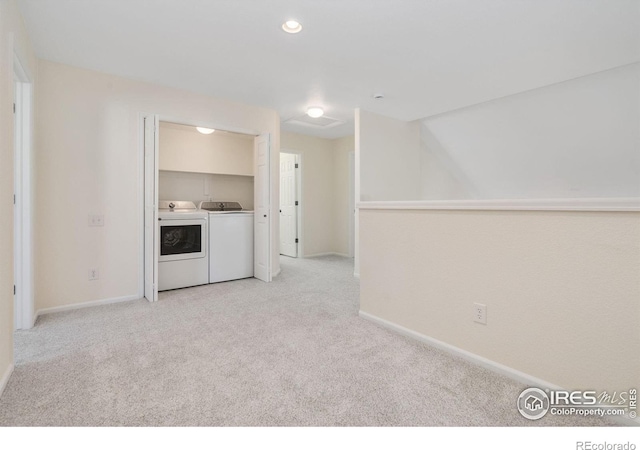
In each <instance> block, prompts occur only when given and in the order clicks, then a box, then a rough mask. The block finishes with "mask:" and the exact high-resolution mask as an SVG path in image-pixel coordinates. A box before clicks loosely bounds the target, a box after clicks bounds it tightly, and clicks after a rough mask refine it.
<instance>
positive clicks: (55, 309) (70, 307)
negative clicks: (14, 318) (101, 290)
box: [36, 295, 140, 319]
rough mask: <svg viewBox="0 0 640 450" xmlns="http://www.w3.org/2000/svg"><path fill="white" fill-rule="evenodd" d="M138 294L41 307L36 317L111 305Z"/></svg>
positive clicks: (134, 297)
mask: <svg viewBox="0 0 640 450" xmlns="http://www.w3.org/2000/svg"><path fill="white" fill-rule="evenodd" d="M139 298H140V297H139V296H138V295H126V296H124V297H113V298H104V299H101V300H91V301H89V302H82V303H74V304H72V305H63V306H54V307H52V308H43V309H39V310H38V312H36V319H37V318H38V317H39V316H42V315H45V314H51V313H57V312H63V311H72V310H74V309H82V308H90V307H92V306H100V305H110V304H112V303H120V302H129V301H131V300H138V299H139Z"/></svg>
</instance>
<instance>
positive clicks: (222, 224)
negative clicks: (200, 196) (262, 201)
mask: <svg viewBox="0 0 640 450" xmlns="http://www.w3.org/2000/svg"><path fill="white" fill-rule="evenodd" d="M199 208H200V209H202V210H205V211H208V214H209V283H219V282H221V281H230V280H239V279H241V278H251V277H253V211H247V210H244V209H242V205H240V203H238V202H200V205H199Z"/></svg>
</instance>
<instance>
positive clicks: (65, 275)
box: [35, 61, 280, 309]
mask: <svg viewBox="0 0 640 450" xmlns="http://www.w3.org/2000/svg"><path fill="white" fill-rule="evenodd" d="M39 81H40V82H41V83H40V86H39V88H40V89H39V97H38V101H37V108H38V117H39V120H38V122H37V124H36V125H37V136H36V137H37V142H36V149H37V152H36V158H37V164H38V166H39V167H41V168H42V170H40V171H39V172H38V179H37V211H38V214H39V217H45V218H46V221H45V220H40V221H38V223H37V224H36V246H35V248H36V270H37V277H36V278H37V280H36V281H37V282H36V293H35V295H36V307H37V308H38V309H42V308H50V307H58V306H63V305H72V304H75V303H79V302H86V301H91V300H100V299H107V298H117V297H129V296H136V295H138V294H139V293H140V286H139V282H140V280H141V277H142V272H141V271H142V267H141V265H140V262H141V260H140V255H141V244H142V242H141V239H140V237H141V236H140V231H141V229H142V210H141V208H140V195H141V189H140V188H141V181H142V180H141V164H142V159H141V155H140V139H141V133H140V114H141V113H152V114H153V113H155V114H160V116H161V117H172V118H177V119H180V120H181V121H184V122H186V123H194V124H202V125H204V126H210V127H212V128H221V129H225V128H227V129H242V130H252V131H253V132H255V133H261V132H269V133H271V135H272V151H274V153H275V155H277V154H278V150H279V142H280V140H279V131H280V124H279V118H278V116H277V114H276V112H275V111H272V110H269V109H264V108H258V107H252V106H248V105H242V104H238V103H234V102H230V101H225V100H218V99H215V98H211V97H206V96H202V95H197V94H193V93H189V92H184V91H180V90H176V89H171V88H166V87H162V86H157V85H153V84H148V83H142V82H136V81H132V80H127V79H124V78H120V77H116V76H111V75H107V74H102V73H98V72H92V71H88V70H82V69H77V68H73V67H70V66H66V65H62V64H57V63H52V62H47V61H40V63H39ZM272 159H274V158H272ZM275 159H276V160H277V158H275ZM272 163H273V161H272ZM271 169H272V179H274V180H275V183H274V187H273V189H272V200H271V201H272V204H273V205H277V198H278V183H277V174H278V165H277V161H276V162H275V163H273V164H272V166H271ZM88 214H104V219H105V226H104V227H98V228H89V227H88V219H87V216H88ZM276 216H277V215H276ZM273 220H274V221H275V224H274V225H272V226H274V227H275V230H277V229H278V222H277V217H276V218H274V219H273ZM277 237H278V234H277V232H276V233H274V238H275V239H274V242H272V248H273V249H277V248H278V242H277ZM272 265H273V270H274V271H277V270H278V269H279V259H278V255H277V254H275V255H273V260H272ZM91 267H96V268H98V269H99V270H100V280H98V281H92V282H90V281H88V272H87V270H88V269H89V268H91Z"/></svg>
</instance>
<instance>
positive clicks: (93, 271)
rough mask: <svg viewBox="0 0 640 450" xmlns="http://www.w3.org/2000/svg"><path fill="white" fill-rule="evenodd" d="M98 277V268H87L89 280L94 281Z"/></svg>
mask: <svg viewBox="0 0 640 450" xmlns="http://www.w3.org/2000/svg"><path fill="white" fill-rule="evenodd" d="M99 278H100V272H99V271H98V269H89V281H95V280H98V279H99Z"/></svg>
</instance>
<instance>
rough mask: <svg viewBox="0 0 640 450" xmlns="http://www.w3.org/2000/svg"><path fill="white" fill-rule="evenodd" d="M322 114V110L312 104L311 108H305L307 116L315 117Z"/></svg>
mask: <svg viewBox="0 0 640 450" xmlns="http://www.w3.org/2000/svg"><path fill="white" fill-rule="evenodd" d="M323 115H324V110H323V109H322V108H319V107H317V106H312V107H311V108H308V109H307V116H309V117H313V118H314V119H317V118H318V117H322V116H323Z"/></svg>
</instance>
